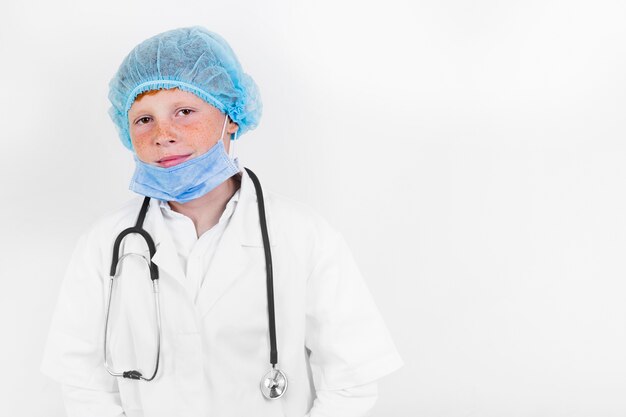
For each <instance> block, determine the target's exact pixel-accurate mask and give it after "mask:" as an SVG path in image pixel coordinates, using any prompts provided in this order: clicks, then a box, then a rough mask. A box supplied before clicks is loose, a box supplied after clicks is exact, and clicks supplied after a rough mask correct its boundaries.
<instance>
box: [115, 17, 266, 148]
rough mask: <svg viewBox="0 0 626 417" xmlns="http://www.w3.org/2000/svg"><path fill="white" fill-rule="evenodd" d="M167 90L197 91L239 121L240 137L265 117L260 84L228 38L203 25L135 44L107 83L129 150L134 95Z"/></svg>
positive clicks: (117, 123)
mask: <svg viewBox="0 0 626 417" xmlns="http://www.w3.org/2000/svg"><path fill="white" fill-rule="evenodd" d="M168 88H178V89H180V90H184V91H189V92H191V93H194V94H195V95H197V96H198V97H200V98H201V99H203V100H204V101H206V102H207V103H209V104H211V105H213V106H215V107H217V109H219V110H220V111H222V112H224V113H226V114H228V116H229V117H230V118H231V120H232V121H233V122H235V123H237V124H238V125H239V129H238V135H241V134H243V133H245V132H246V131H248V130H250V129H254V128H255V127H256V126H257V124H258V123H259V119H260V118H261V111H262V108H263V106H262V104H261V97H260V95H259V90H258V87H257V86H256V84H255V83H254V81H253V80H252V78H250V77H249V76H248V75H247V74H245V73H244V72H243V70H242V69H241V65H240V64H239V61H238V60H237V57H236V56H235V53H234V52H233V50H232V49H231V48H230V46H228V44H227V43H226V41H225V40H224V39H223V38H222V37H221V36H219V35H217V34H215V33H212V32H209V31H208V30H206V29H204V28H202V27H199V26H195V27H190V28H181V29H174V30H170V31H167V32H163V33H160V34H158V35H156V36H153V37H152V38H149V39H146V40H145V41H143V42H141V43H140V44H139V45H137V46H136V47H135V48H134V49H133V50H132V51H130V53H129V54H128V55H127V56H126V58H124V61H123V62H122V65H120V67H119V69H118V70H117V73H116V74H115V76H114V77H113V79H112V80H111V82H110V83H109V100H110V101H111V104H112V106H111V108H110V109H109V115H110V116H111V119H113V122H114V123H115V125H116V126H117V129H118V132H119V135H120V139H121V140H122V143H123V144H124V146H126V147H127V148H128V149H130V150H132V149H133V146H132V143H131V140H130V134H129V131H128V128H129V126H128V110H129V109H130V107H131V106H132V104H133V102H134V101H135V98H136V97H137V96H138V95H139V94H141V93H143V92H145V91H148V90H159V89H168Z"/></svg>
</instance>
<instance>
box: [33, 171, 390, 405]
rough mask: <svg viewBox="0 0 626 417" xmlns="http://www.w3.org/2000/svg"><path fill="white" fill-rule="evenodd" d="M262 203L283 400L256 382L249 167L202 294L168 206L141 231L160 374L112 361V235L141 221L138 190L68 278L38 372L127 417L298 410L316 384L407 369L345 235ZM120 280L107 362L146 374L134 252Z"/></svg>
mask: <svg viewBox="0 0 626 417" xmlns="http://www.w3.org/2000/svg"><path fill="white" fill-rule="evenodd" d="M264 199H265V206H266V216H267V222H268V229H269V238H270V242H271V251H272V261H273V266H274V293H275V306H276V333H277V345H278V352H279V358H278V359H279V367H280V369H282V370H283V371H284V372H285V373H286V374H287V376H288V378H289V387H288V390H287V392H286V393H285V395H284V396H283V397H282V398H281V399H278V400H273V401H270V400H266V399H265V398H264V397H263V396H262V394H261V392H260V390H259V385H260V380H261V377H262V376H263V375H264V374H265V373H266V372H267V371H268V370H269V369H270V364H269V335H268V318H267V317H268V315H267V298H266V275H265V260H264V252H263V242H262V239H261V229H260V227H259V214H258V207H257V200H256V193H255V190H254V186H253V184H252V181H251V180H250V178H249V176H248V174H247V173H246V172H245V171H243V177H242V183H241V195H240V197H239V202H238V205H237V207H236V210H235V212H234V213H233V215H232V218H231V220H230V223H229V225H228V227H227V228H226V230H225V231H224V234H223V236H222V238H221V241H220V243H219V246H218V248H217V250H216V253H215V256H214V258H213V261H212V263H211V266H210V268H209V270H208V272H207V275H206V277H205V279H204V283H203V286H202V287H201V289H200V292H199V293H198V295H197V299H196V300H194V297H193V296H192V293H193V289H192V287H191V284H190V283H189V282H187V281H186V278H185V274H184V272H183V269H182V266H181V264H180V262H179V258H178V254H177V251H176V248H175V247H174V244H173V241H172V239H171V236H170V234H169V232H168V230H167V229H166V225H165V223H164V219H163V216H162V213H161V210H160V208H159V205H158V201H156V200H151V203H150V208H149V210H148V213H147V216H146V219H145V223H144V228H145V229H146V230H147V231H148V232H149V233H150V234H151V236H152V237H153V239H154V241H155V244H156V247H157V250H156V254H155V255H154V257H153V262H154V263H155V264H156V265H158V267H159V270H160V289H161V293H160V300H161V314H162V326H163V328H162V331H163V336H162V345H161V359H160V367H159V374H158V376H157V378H156V379H155V380H154V381H152V382H143V381H133V380H127V379H118V378H114V377H112V376H110V375H109V374H108V373H107V371H106V370H105V368H104V366H103V336H104V335H103V333H104V310H105V306H106V300H107V298H108V293H107V290H108V281H109V276H108V275H109V268H110V263H111V254H112V247H113V242H114V240H115V238H116V236H117V235H118V233H120V232H121V231H122V230H123V229H125V228H127V227H129V226H132V225H134V224H135V222H136V219H137V215H138V213H139V209H140V206H141V202H142V199H141V198H136V199H133V200H132V201H131V202H129V203H128V204H126V205H125V206H124V207H123V208H122V209H120V210H118V211H116V212H114V213H111V214H109V215H107V216H105V217H104V218H103V219H101V220H100V221H99V222H97V223H96V224H95V225H94V227H92V229H91V230H90V231H89V232H88V233H86V234H85V235H84V236H82V238H81V239H80V242H79V244H78V246H77V248H76V250H75V252H74V254H73V257H72V260H71V263H70V266H69V268H68V270H67V273H66V276H65V279H64V281H63V284H62V288H61V292H60V296H59V300H58V305H57V309H56V312H55V315H54V318H53V322H52V326H51V330H50V334H49V338H48V343H47V346H46V350H45V354H44V359H43V362H42V371H43V372H44V373H45V374H47V375H49V376H51V377H52V378H54V379H56V380H58V381H60V382H62V383H63V384H65V385H68V386H73V387H81V388H84V389H85V391H84V392H89V391H91V392H93V393H97V398H98V399H97V400H94V401H95V403H94V406H93V414H92V415H93V416H105V415H110V416H114V415H119V414H121V412H122V409H123V412H125V415H126V416H129V417H133V416H142V417H160V416H168V417H171V416H185V417H195V416H198V417H200V416H202V417H208V416H217V417H229V416H233V417H241V416H252V415H254V416H255V417H265V416H267V417H270V416H271V417H278V416H288V417H302V416H304V415H305V414H306V413H307V412H308V411H309V410H310V408H311V405H312V403H313V400H314V398H315V391H316V390H338V389H344V388H350V387H354V386H358V385H362V384H366V383H369V382H371V381H375V380H376V379H378V378H380V377H382V376H384V375H386V374H388V373H390V372H392V371H394V370H395V369H397V368H398V367H400V366H401V364H402V360H401V359H400V357H399V355H398V353H397V351H396V349H395V347H394V344H393V342H392V340H391V338H390V336H389V334H388V332H387V330H386V327H385V325H384V323H383V320H382V319H381V317H380V314H379V313H378V310H377V308H376V306H375V304H374V302H373V300H372V297H371V294H370V293H369V291H368V289H367V287H366V286H365V283H364V281H363V278H362V277H361V274H360V273H359V270H358V268H357V266H356V264H355V262H354V260H353V257H352V255H351V253H350V251H349V249H348V247H347V246H346V243H345V241H344V239H343V238H342V237H341V235H340V234H338V233H337V232H336V231H335V230H333V229H332V228H331V227H330V226H329V225H328V223H327V222H325V221H324V220H323V219H322V218H321V217H320V216H318V215H317V214H316V213H315V212H313V211H312V210H311V209H310V208H308V207H307V206H305V205H303V204H300V203H297V202H295V201H292V200H290V199H288V198H285V197H283V196H280V195H277V194H274V193H272V192H269V191H268V190H266V189H265V188H264ZM123 252H124V253H129V252H132V253H138V254H143V255H146V256H147V255H148V250H147V247H146V245H145V243H144V241H143V240H142V239H141V238H139V237H137V236H129V237H127V238H126V239H125V240H124V243H123ZM117 279H118V284H117V287H116V290H115V295H114V302H113V305H112V307H111V310H112V313H111V319H110V323H109V325H110V343H109V346H110V347H109V350H110V358H111V359H110V360H111V363H112V366H113V368H114V369H115V370H118V371H122V370H123V371H125V370H130V369H139V370H140V371H142V372H143V374H144V376H149V375H150V374H151V372H152V369H153V366H154V358H155V351H156V324H155V321H156V318H155V308H154V303H153V298H152V297H153V296H152V292H151V283H150V279H149V276H148V273H147V269H146V266H145V262H144V261H143V260H141V259H140V258H139V257H128V258H126V260H125V261H124V262H123V264H122V266H121V272H120V276H119V278H117ZM381 279H384V277H381ZM87 390H89V391H87ZM94 398H95V397H94ZM86 401H87V399H86ZM120 403H121V404H120Z"/></svg>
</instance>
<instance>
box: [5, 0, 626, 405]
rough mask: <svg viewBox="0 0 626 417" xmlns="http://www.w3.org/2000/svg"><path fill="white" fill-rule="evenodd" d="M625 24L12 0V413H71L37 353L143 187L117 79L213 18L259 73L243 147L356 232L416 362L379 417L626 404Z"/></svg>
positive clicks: (281, 4)
mask: <svg viewBox="0 0 626 417" xmlns="http://www.w3.org/2000/svg"><path fill="white" fill-rule="evenodd" d="M625 21H626V3H625V2H623V1H576V0H570V1H553V0H541V1H523V2H522V1H515V2H513V1H496V0H493V1H487V0H481V1H471V2H470V1H460V0H437V1H435V0H432V1H406V2H402V1H398V0H385V1H382V0H381V1H378V2H367V1H351V2H341V1H330V0H324V1H320V0H316V1H312V0H309V1H294V0H274V1H267V0H266V1H232V0H231V1H220V2H211V1H207V0H203V1H185V2H180V3H179V2H174V1H171V0H168V1H164V0H152V1H128V0H123V1H122V0H108V1H106V2H105V1H101V2H98V3H94V2H88V1H68V0H57V1H38V2H34V1H26V2H17V1H12V2H5V3H3V5H2V8H1V12H0V80H2V87H1V90H2V93H1V94H2V100H0V138H1V148H0V155H1V163H0V181H1V190H2V197H1V200H0V202H1V206H0V222H1V223H0V233H1V235H2V239H0V280H1V281H0V283H1V285H2V287H1V289H0V329H2V332H3V336H2V338H1V339H0V340H1V343H0V370H1V372H2V377H1V378H0V414H1V415H3V416H61V415H62V413H63V412H62V402H61V399H60V391H59V387H58V386H57V384H56V383H55V382H53V381H51V380H49V379H47V378H46V377H44V376H43V375H41V374H40V373H39V370H38V369H39V362H40V360H41V354H42V349H43V343H44V341H45V338H46V333H47V328H48V325H49V323H50V316H51V313H52V311H53V308H54V305H55V302H56V294H57V291H58V288H59V285H60V282H61V279H62V275H63V272H64V269H65V267H66V265H67V262H68V260H69V256H70V254H71V250H72V249H73V246H74V244H75V242H76V240H77V238H78V236H79V235H80V234H81V233H82V232H83V231H84V230H85V229H86V228H88V227H89V225H90V224H91V223H92V222H93V221H94V220H95V219H96V218H98V217H99V216H102V215H103V214H105V213H106V212H108V211H110V210H113V209H115V208H116V207H118V206H120V204H122V203H123V202H124V201H125V200H126V199H128V198H130V197H131V193H130V192H129V191H128V190H127V187H128V182H129V179H130V176H131V174H132V170H133V165H132V159H131V155H130V153H129V152H127V151H126V150H125V149H124V148H123V147H122V145H121V144H120V142H119V140H118V139H117V136H116V133H115V130H114V127H113V125H112V123H111V122H110V120H109V119H108V115H107V113H106V111H107V109H108V106H109V104H108V102H107V92H108V91H107V88H108V86H107V84H108V81H109V79H110V78H111V76H112V75H113V74H114V72H115V70H116V69H117V66H118V65H119V64H120V62H121V60H122V59H123V57H124V56H125V55H126V54H127V53H128V52H129V51H130V49H131V48H132V47H133V46H134V45H136V44H137V43H139V42H140V41H142V40H144V39H145V38H147V37H149V36H152V35H154V34H156V33H159V32H161V31H164V30H168V29H172V28H175V27H181V26H189V25H196V24H199V25H203V26H205V27H207V28H209V29H211V30H213V31H216V32H218V33H220V34H222V35H223V36H224V37H225V38H226V39H227V40H228V41H229V42H230V44H231V45H232V47H233V49H234V50H235V51H236V52H237V54H238V56H239V58H240V60H241V62H242V64H243V66H244V68H245V70H246V71H247V72H248V73H249V74H251V75H252V76H253V78H254V79H255V80H256V82H257V83H258V84H259V86H260V88H261V92H262V96H263V101H264V106H265V110H264V116H263V119H262V122H261V124H260V126H259V127H258V129H257V130H256V131H253V132H251V133H249V134H246V135H244V136H243V137H242V139H241V141H239V142H238V143H237V146H236V149H237V152H238V154H239V156H240V159H241V160H242V162H243V163H244V165H246V166H249V167H251V168H253V169H254V170H255V171H256V172H257V173H258V175H259V177H260V178H261V181H262V182H263V184H264V186H265V187H266V188H268V189H272V190H273V191H276V192H279V193H282V194H284V195H287V196H290V197H292V198H294V199H297V200H300V201H303V202H305V203H307V204H309V205H310V206H312V207H314V208H315V209H316V210H318V211H319V212H320V213H321V214H322V215H324V216H325V217H326V218H327V219H328V220H329V221H330V223H331V224H333V225H334V226H335V227H336V228H338V229H339V230H340V231H341V232H342V233H343V234H344V236H345V237H346V239H347V241H348V243H349V244H350V246H351V248H352V250H353V252H354V255H355V257H356V259H357V261H358V264H359V266H360V268H361V270H362V272H363V274H364V276H365V278H366V280H367V282H368V284H369V286H370V288H371V289H372V291H373V293H374V296H375V299H376V301H377V303H378V305H379V307H380V310H381V311H382V313H383V315H384V317H385V319H386V321H387V323H388V326H389V328H390V331H391V333H392V335H393V336H394V339H395V341H396V343H397V346H398V349H399V350H400V352H401V354H402V356H403V358H404V360H405V362H406V365H405V367H404V368H403V369H402V370H400V371H398V372H396V373H395V374H393V375H391V376H389V377H387V378H385V379H383V380H382V381H381V383H380V391H381V392H380V400H379V403H378V404H377V406H376V409H375V413H374V415H375V416H384V417H387V416H400V417H403V416H429V417H430V416H433V417H434V416H441V417H444V416H445V417H448V416H450V417H452V416H464V417H465V416H480V417H487V416H494V417H496V416H497V417H501V416H507V417H508V416H512V417H513V416H546V417H556V416H570V417H574V416H580V417H587V416H594V417H604V416H607V417H608V416H624V415H626V394H625V393H626V359H625V358H626V326H625V325H626V323H625V318H626V303H625V302H624V299H625V298H624V295H625V292H626V280H625V276H626V275H625V274H626V258H625V256H624V255H625V254H626V164H625V162H626V143H625V142H624V137H625V136H624V134H625V133H626V104H625V100H626V77H625V75H626V53H625V52H626V24H625ZM296 417H297V416H296Z"/></svg>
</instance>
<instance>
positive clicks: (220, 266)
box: [144, 169, 278, 316]
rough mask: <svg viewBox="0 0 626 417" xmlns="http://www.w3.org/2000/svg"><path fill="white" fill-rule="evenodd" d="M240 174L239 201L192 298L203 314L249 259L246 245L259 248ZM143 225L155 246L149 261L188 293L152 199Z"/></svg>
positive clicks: (248, 187)
mask: <svg viewBox="0 0 626 417" xmlns="http://www.w3.org/2000/svg"><path fill="white" fill-rule="evenodd" d="M241 175H242V178H241V187H240V195H239V201H238V202H237V205H236V208H235V211H234V212H233V215H232V217H231V219H230V222H229V223H228V226H227V227H226V229H225V230H224V234H223V235H222V238H221V240H220V243H219V245H218V247H217V249H216V252H215V255H214V257H213V260H212V262H211V265H210V267H209V271H208V273H207V276H206V277H205V279H204V283H203V285H202V288H201V289H200V291H199V293H198V296H197V299H196V300H195V301H196V302H197V305H198V307H199V309H200V313H201V315H203V316H204V315H205V314H207V313H208V312H209V311H210V310H211V308H212V307H213V306H214V305H215V303H216V302H217V301H218V300H219V299H220V298H221V297H222V295H223V294H224V293H225V292H226V291H227V290H228V289H229V288H230V287H231V285H232V284H233V283H234V282H235V281H236V279H237V278H239V277H240V276H241V275H242V273H243V271H244V270H245V269H246V267H247V266H248V264H249V263H250V262H251V258H250V255H251V252H250V247H257V248H262V247H263V239H262V235H261V228H260V223H259V210H258V205H257V196H256V190H255V188H254V183H253V182H252V179H251V178H250V176H249V175H248V173H247V172H246V171H245V169H242V171H241ZM261 186H263V183H261ZM263 191H264V200H265V202H266V207H265V213H266V217H267V225H268V233H269V239H270V247H271V248H274V246H276V245H277V244H278V242H277V239H276V233H275V229H274V222H273V221H272V220H273V216H272V209H271V206H270V205H268V204H267V202H268V196H267V191H266V190H265V189H263ZM144 227H145V228H146V230H148V232H149V233H150V234H151V235H152V237H153V239H154V241H155V245H156V253H155V255H154V256H153V258H152V261H153V262H154V263H155V264H156V265H157V266H158V267H159V270H162V271H164V272H166V273H167V274H168V275H169V276H171V277H172V278H174V279H175V280H176V281H178V282H179V283H180V284H181V285H182V286H183V287H185V288H187V289H188V293H189V294H190V295H192V294H193V288H192V286H191V283H190V282H188V280H187V279H186V277H185V273H184V271H183V268H182V266H181V264H180V261H179V259H178V251H177V250H176V247H175V245H174V241H173V239H172V237H171V235H170V233H169V230H168V229H167V225H166V224H165V221H164V219H163V215H162V212H161V209H160V207H159V201H158V200H155V199H152V200H151V201H150V208H149V210H148V214H147V215H146V220H145V223H144ZM260 273H261V274H264V273H265V270H263V271H260ZM161 275H163V274H161ZM192 298H193V297H192Z"/></svg>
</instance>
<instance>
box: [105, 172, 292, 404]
mask: <svg viewBox="0 0 626 417" xmlns="http://www.w3.org/2000/svg"><path fill="white" fill-rule="evenodd" d="M245 170H246V171H247V172H248V175H249V176H250V178H251V179H252V182H253V183H254V188H255V190H256V195H257V200H258V206H259V220H260V223H261V235H262V238H263V249H264V251H265V270H266V275H267V283H266V286H267V309H268V321H269V336H270V364H271V365H272V369H270V371H269V372H268V373H266V374H265V375H264V376H263V377H262V378H261V392H262V393H263V395H264V396H265V398H267V399H270V400H274V399H277V398H280V397H282V396H283V394H284V393H285V391H286V390H287V376H286V375H285V373H284V372H283V371H281V370H280V369H279V368H278V349H277V348H276V321H275V319H274V278H273V273H272V254H271V252H270V240H269V236H268V233H267V220H266V218H265V204H264V202H263V191H262V190H261V184H260V183H259V179H258V178H257V176H256V175H255V174H254V173H253V172H252V171H251V170H249V169H248V168H245ZM149 203H150V197H146V198H145V199H144V200H143V204H142V206H141V210H140V211H139V216H138V218H137V223H136V224H135V226H133V227H129V228H127V229H125V230H123V231H122V232H121V233H120V234H119V235H118V236H117V238H116V239H115V244H114V245H113V258H112V260H111V271H110V273H109V276H110V277H111V279H110V280H109V298H108V301H107V308H106V316H105V323H104V366H105V368H106V370H107V371H108V372H109V374H111V375H112V376H115V377H122V378H127V379H135V380H142V381H152V380H153V379H154V378H155V377H156V375H157V372H158V370H159V359H160V356H161V308H160V304H159V268H158V266H157V265H155V264H154V263H153V262H152V257H153V256H154V254H155V253H156V247H155V245H154V241H153V240H152V237H151V236H150V234H149V233H148V232H147V231H146V230H145V229H143V222H144V220H145V218H146V213H147V212H148V206H149ZM133 233H135V234H138V235H141V236H142V237H143V239H144V240H145V242H146V244H147V245H148V250H149V251H150V259H147V258H146V257H145V256H143V255H139V254H136V253H127V254H124V255H122V256H121V257H120V256H119V249H120V244H121V243H122V240H123V239H124V238H125V237H126V236H128V235H130V234H133ZM128 256H139V257H141V258H142V259H143V260H145V261H146V264H147V265H148V269H149V271H150V279H151V280H152V292H153V294H154V305H155V309H156V322H157V354H156V363H155V365H154V372H153V373H152V375H151V376H150V377H144V376H143V374H142V373H141V372H139V371H137V370H130V371H123V372H117V371H114V370H112V369H111V367H110V366H109V362H108V358H107V338H108V328H109V313H110V310H111V299H112V298H113V283H114V281H115V278H116V277H117V273H118V268H117V266H118V264H119V263H120V262H121V261H122V260H123V259H124V258H126V257H128Z"/></svg>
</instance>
